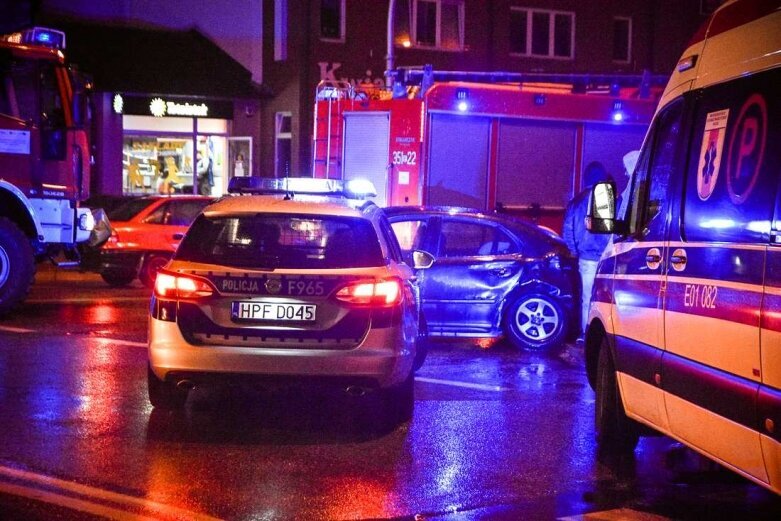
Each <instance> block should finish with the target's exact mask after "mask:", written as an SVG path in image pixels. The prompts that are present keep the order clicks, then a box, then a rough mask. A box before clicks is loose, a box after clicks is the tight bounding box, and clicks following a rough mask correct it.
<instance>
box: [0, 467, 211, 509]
mask: <svg viewBox="0 0 781 521" xmlns="http://www.w3.org/2000/svg"><path fill="white" fill-rule="evenodd" d="M0 475H4V476H8V477H11V478H14V479H21V480H25V481H29V482H31V483H36V484H41V485H46V486H49V487H53V488H58V489H60V490H62V491H66V492H71V493H75V494H80V495H82V496H86V497H88V498H91V499H100V500H104V501H112V502H114V503H117V504H120V505H123V506H134V507H141V508H145V509H148V510H153V511H155V512H158V513H162V514H163V515H167V516H171V517H175V516H179V517H182V516H183V518H184V519H192V520H199V521H219V518H216V517H212V516H209V515H206V514H199V513H197V512H191V511H189V510H185V509H183V508H179V507H174V506H170V505H165V504H163V503H158V502H156V501H151V500H148V499H142V498H138V497H135V496H127V495H125V494H120V493H118V492H111V491H109V490H103V489H99V488H95V487H90V486H89V485H82V484H80V483H74V482H72V481H65V480H62V479H57V478H54V477H51V476H46V475H43V474H35V473H33V472H28V471H26V470H20V469H15V468H11V467H4V466H1V465H0ZM0 486H14V485H3V484H2V483H0ZM21 488H23V489H26V487H21ZM29 490H30V491H34V490H35V489H29ZM43 494H48V493H47V492H43ZM53 495H54V496H58V494H53ZM26 497H27V496H26ZM66 499H68V498H66ZM58 504H60V503H58ZM64 506H67V505H64ZM98 506H99V505H98ZM68 508H71V507H68ZM120 513H121V514H123V515H126V516H130V514H127V513H125V512H120ZM126 518H129V517H126ZM133 519H147V518H141V517H137V518H136V517H134V518H133Z"/></svg>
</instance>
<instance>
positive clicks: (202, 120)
mask: <svg viewBox="0 0 781 521" xmlns="http://www.w3.org/2000/svg"><path fill="white" fill-rule="evenodd" d="M112 109H113V111H114V112H115V113H116V114H121V116H122V193H123V195H144V194H157V193H162V194H172V193H183V194H201V195H212V196H220V195H223V194H224V193H225V192H226V190H227V187H228V182H229V181H230V179H231V178H232V177H233V176H242V175H250V173H251V172H252V137H250V136H233V135H232V132H233V130H234V128H233V127H234V125H233V117H234V102H233V101H231V100H220V99H208V98H196V97H181V96H171V97H166V96H140V95H123V94H119V93H117V94H114V95H113V99H112Z"/></svg>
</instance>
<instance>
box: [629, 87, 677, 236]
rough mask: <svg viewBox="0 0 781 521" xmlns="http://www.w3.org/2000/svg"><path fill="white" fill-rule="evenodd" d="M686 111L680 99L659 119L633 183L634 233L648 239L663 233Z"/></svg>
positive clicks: (631, 210)
mask: <svg viewBox="0 0 781 521" xmlns="http://www.w3.org/2000/svg"><path fill="white" fill-rule="evenodd" d="M682 112H683V100H678V101H676V102H674V103H673V104H672V105H671V106H669V107H667V108H666V109H664V111H663V112H661V113H660V114H659V116H657V118H656V120H655V123H654V128H653V130H652V136H653V138H652V140H651V141H650V143H651V146H650V148H649V147H646V149H645V150H643V153H642V154H641V156H640V159H639V161H638V164H637V167H636V168H635V173H634V178H633V180H632V192H631V195H630V200H629V214H628V220H629V229H630V233H631V234H635V233H640V234H642V235H643V236H645V235H647V234H649V233H651V232H655V233H654V234H656V233H661V232H662V231H663V229H662V228H663V225H664V213H665V210H666V208H665V205H664V202H665V201H667V200H668V196H667V188H668V186H669V183H670V174H671V172H672V170H673V168H674V167H675V161H676V151H677V150H678V147H679V145H680V142H681V135H680V133H681V115H682ZM622 206H623V205H622Z"/></svg>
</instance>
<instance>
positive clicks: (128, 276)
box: [100, 269, 136, 288]
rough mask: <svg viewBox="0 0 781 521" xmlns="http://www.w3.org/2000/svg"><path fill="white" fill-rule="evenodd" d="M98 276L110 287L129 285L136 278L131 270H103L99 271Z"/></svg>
mask: <svg viewBox="0 0 781 521" xmlns="http://www.w3.org/2000/svg"><path fill="white" fill-rule="evenodd" d="M100 277H101V278H102V279H103V280H104V281H106V284H108V285H109V286H111V287H112V288H124V287H125V286H128V285H130V283H131V282H133V281H134V280H135V278H136V274H135V272H134V271H133V270H120V269H114V270H105V271H102V272H100Z"/></svg>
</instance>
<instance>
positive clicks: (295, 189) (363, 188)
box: [228, 177, 377, 199]
mask: <svg viewBox="0 0 781 521" xmlns="http://www.w3.org/2000/svg"><path fill="white" fill-rule="evenodd" d="M228 193H230V194H253V195H286V196H290V197H292V196H294V195H296V194H298V195H322V196H334V197H346V198H348V199H366V198H368V197H376V195H377V190H376V189H375V188H374V185H373V184H372V183H371V182H370V181H367V180H365V179H351V180H349V181H346V182H345V181H342V180H341V179H313V178H311V177H281V178H268V177H234V178H233V179H231V180H230V182H229V183H228Z"/></svg>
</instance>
